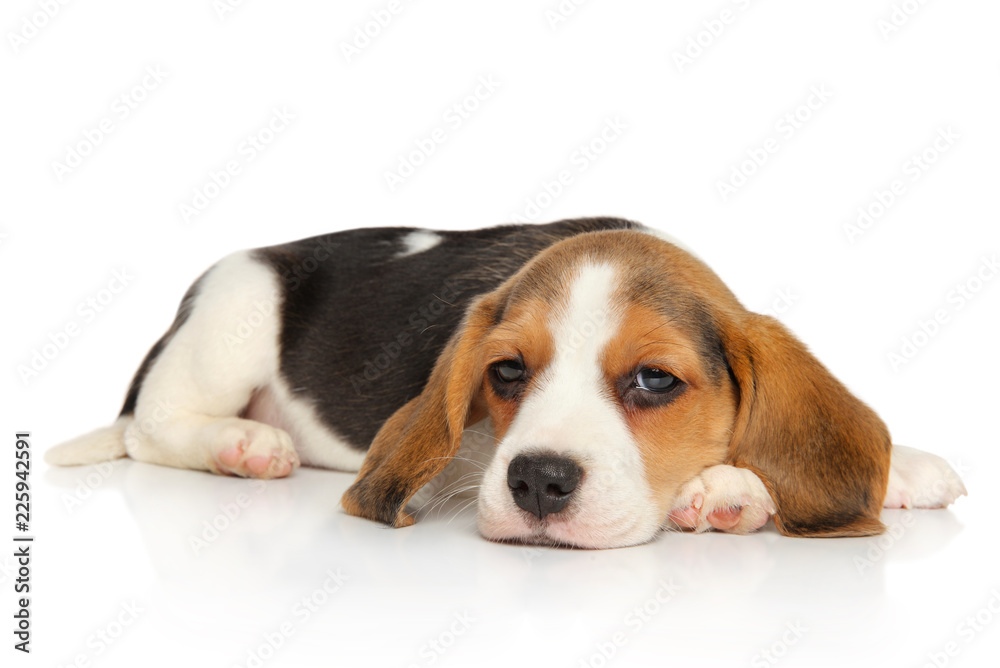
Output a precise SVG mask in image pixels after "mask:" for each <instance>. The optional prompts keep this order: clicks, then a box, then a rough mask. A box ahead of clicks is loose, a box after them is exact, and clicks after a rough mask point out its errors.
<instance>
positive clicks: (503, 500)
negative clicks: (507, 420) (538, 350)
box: [478, 265, 662, 548]
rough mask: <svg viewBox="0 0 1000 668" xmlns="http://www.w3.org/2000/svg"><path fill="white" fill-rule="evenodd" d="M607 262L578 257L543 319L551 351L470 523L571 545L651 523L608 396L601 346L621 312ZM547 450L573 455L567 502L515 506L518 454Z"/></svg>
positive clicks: (632, 538)
mask: <svg viewBox="0 0 1000 668" xmlns="http://www.w3.org/2000/svg"><path fill="white" fill-rule="evenodd" d="M616 286H617V277H616V272H615V269H614V268H613V267H611V266H609V265H596V266H595V265H587V266H584V267H582V268H580V269H579V271H578V272H577V273H576V276H575V277H574V279H573V281H572V285H571V287H570V292H569V300H568V303H567V305H566V307H565V308H564V309H559V310H557V311H556V312H555V313H554V322H552V323H551V324H550V327H551V330H552V336H553V342H554V347H555V351H554V355H553V359H552V361H551V362H550V364H549V366H548V368H546V369H545V370H544V371H543V372H541V376H540V377H539V378H538V379H537V384H536V385H535V387H534V389H533V390H532V391H531V393H530V394H529V395H528V396H527V397H526V398H525V399H524V400H523V401H522V403H521V406H520V409H519V411H518V414H517V416H516V417H515V418H514V421H513V423H512V424H511V427H510V429H509V430H508V432H507V434H506V436H505V437H504V439H503V441H502V442H501V443H500V444H499V446H498V448H497V453H496V456H495V457H494V460H493V462H492V464H491V465H490V466H489V467H488V469H487V470H486V473H485V475H484V478H483V486H482V491H481V492H480V496H479V518H478V519H479V529H480V531H481V532H482V534H483V535H484V536H485V537H487V538H491V539H520V540H527V541H530V542H543V543H544V542H550V543H561V544H570V545H576V546H579V547H593V548H600V547H618V546H624V545H633V544H636V543H642V542H645V541H647V540H649V539H650V538H652V536H653V535H654V534H655V533H656V531H657V530H658V529H659V528H660V524H661V521H662V518H660V517H659V516H658V513H657V510H656V508H655V507H654V504H651V503H650V502H649V499H650V497H651V493H650V488H649V484H648V483H647V481H646V477H645V469H644V467H643V463H642V457H641V455H640V452H639V449H638V446H637V444H636V443H635V440H634V438H633V436H632V434H631V432H630V431H629V429H628V426H627V424H626V423H625V420H624V417H623V416H622V415H621V411H620V408H619V407H618V405H617V402H615V400H614V399H613V398H611V397H609V396H607V390H606V387H605V379H604V374H603V371H602V368H601V362H600V359H601V355H602V353H603V351H604V348H605V346H606V345H607V343H608V341H609V340H610V339H611V337H612V336H613V335H614V334H615V332H617V330H618V327H619V323H620V319H621V313H619V312H618V311H617V310H616V308H615V307H614V302H613V299H612V296H613V293H614V290H615V288H616ZM540 450H542V451H549V452H555V453H556V454H560V455H566V456H568V457H571V458H573V459H575V460H576V461H577V462H578V463H579V464H580V466H581V467H582V468H583V469H584V475H583V478H582V479H581V482H580V485H579V486H578V487H577V490H576V492H575V493H574V495H573V497H572V499H571V500H570V502H569V505H568V506H567V507H566V508H565V509H564V510H563V511H562V512H560V513H555V514H552V515H548V516H547V517H546V518H545V520H544V522H539V521H538V520H535V519H534V518H531V517H528V513H526V512H525V511H524V510H522V509H521V508H519V507H518V506H517V505H516V504H515V503H514V500H513V497H512V496H511V494H510V489H509V487H508V485H507V468H508V466H509V465H510V462H511V460H513V459H514V457H516V456H517V455H519V454H521V453H524V452H531V451H540Z"/></svg>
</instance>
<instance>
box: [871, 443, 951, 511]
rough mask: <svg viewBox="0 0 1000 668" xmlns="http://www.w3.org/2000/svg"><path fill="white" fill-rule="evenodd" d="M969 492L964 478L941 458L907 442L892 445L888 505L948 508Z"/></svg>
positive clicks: (886, 498) (886, 500) (886, 495)
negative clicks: (963, 480)
mask: <svg viewBox="0 0 1000 668" xmlns="http://www.w3.org/2000/svg"><path fill="white" fill-rule="evenodd" d="M965 494H966V491H965V485H964V484H962V479H961V478H960V477H959V476H958V474H957V473H955V470H954V469H952V468H951V466H950V465H949V464H948V462H946V461H945V460H944V459H942V458H941V457H938V456H937V455H934V454H931V453H929V452H924V451H923V450H917V449H916V448H908V447H906V446H905V445H893V446H892V467H891V468H890V469H889V489H888V491H887V492H886V494H885V503H884V504H883V505H884V506H885V507H886V508H944V507H945V506H948V505H950V504H952V503H954V502H955V499H957V498H958V497H960V496H964V495H965Z"/></svg>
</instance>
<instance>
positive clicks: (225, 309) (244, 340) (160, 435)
mask: <svg viewBox="0 0 1000 668" xmlns="http://www.w3.org/2000/svg"><path fill="white" fill-rule="evenodd" d="M280 312H281V290H280V287H279V284H278V280H277V277H276V276H275V275H274V273H273V272H272V271H271V270H270V269H269V268H268V267H266V266H265V265H263V264H261V263H259V262H258V261H256V260H254V259H253V258H252V257H251V256H250V255H249V254H248V253H246V252H242V253H236V254H234V255H230V256H229V257H227V258H225V259H223V260H222V261H221V262H219V263H218V264H217V265H215V266H214V267H213V268H212V269H211V270H210V271H209V273H208V274H207V275H206V276H205V277H204V279H203V282H202V285H201V286H200V289H199V291H198V294H197V296H196V297H195V301H194V304H193V307H192V309H191V312H190V314H189V315H188V317H187V320H186V321H185V322H184V324H183V325H181V326H180V328H179V329H178V330H177V332H176V333H175V334H174V336H173V337H172V338H171V339H170V341H169V342H168V343H167V344H166V346H165V347H164V348H163V350H162V351H160V354H159V355H158V356H157V357H156V359H155V360H154V362H153V363H152V365H151V367H150V369H149V371H148V373H147V375H146V377H145V378H144V379H143V380H142V387H141V389H140V391H139V395H138V398H137V400H136V404H135V414H134V419H133V420H132V422H131V423H130V424H129V425H128V427H127V428H126V429H125V434H124V438H125V447H126V450H127V452H128V454H129V455H130V456H131V457H132V458H133V459H137V460H139V461H144V462H149V463H153V464H163V465H166V466H174V467H178V468H189V469H200V470H206V471H214V472H217V473H225V474H233V475H240V476H247V477H254V478H275V477H281V476H286V475H288V474H289V473H291V472H292V470H293V469H294V468H295V467H297V466H298V465H299V458H298V455H297V454H296V452H295V449H294V447H293V445H292V440H291V438H290V437H289V435H288V434H287V433H286V432H285V431H283V430H281V429H278V428H276V427H273V426H271V425H268V424H264V423H262V422H256V421H253V420H247V419H243V418H242V417H241V415H242V414H243V413H244V411H245V410H246V409H247V407H248V405H249V404H250V401H251V397H252V396H253V394H254V392H255V391H256V390H258V389H260V388H264V387H266V386H268V385H269V384H270V383H273V382H275V381H276V379H277V377H278V376H277V374H278V363H279V340H278V337H279V335H280V316H279V314H280Z"/></svg>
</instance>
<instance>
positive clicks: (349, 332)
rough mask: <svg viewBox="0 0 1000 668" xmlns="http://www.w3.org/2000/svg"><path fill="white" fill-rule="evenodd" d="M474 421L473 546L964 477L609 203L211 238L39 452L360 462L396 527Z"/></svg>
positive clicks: (893, 490) (842, 526) (606, 538)
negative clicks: (172, 314)
mask: <svg viewBox="0 0 1000 668" xmlns="http://www.w3.org/2000/svg"><path fill="white" fill-rule="evenodd" d="M480 424H483V425H487V426H488V427H489V428H491V429H492V437H491V439H492V440H491V450H492V452H490V453H488V461H487V462H486V463H485V465H484V470H482V471H481V474H480V476H479V482H478V485H477V486H476V489H477V492H478V524H479V530H480V532H481V533H482V535H483V536H484V537H486V538H488V539H491V540H499V541H516V542H521V543H537V544H550V545H565V546H576V547H585V548H610V547H620V546H626V545H634V544H638V543H643V542H646V541H649V540H650V539H652V538H653V537H654V536H656V534H657V533H658V532H659V531H660V530H661V529H664V528H674V529H676V528H681V529H691V530H694V531H704V530H707V529H711V528H714V529H717V530H722V531H728V532H733V533H749V532H752V531H754V530H756V529H759V528H760V527H761V526H763V525H764V524H765V523H767V521H768V520H769V519H773V521H774V524H775V526H776V527H777V529H778V531H779V532H781V533H782V534H784V535H788V536H866V535H872V534H877V533H880V532H882V531H883V530H884V526H883V524H882V523H881V521H880V520H879V516H880V512H881V508H882V507H883V505H884V506H885V507H919V508H937V507H944V506H947V505H948V504H950V503H952V502H953V501H954V500H955V499H956V498H958V497H959V496H961V495H963V494H965V488H964V486H963V485H962V482H961V480H960V479H959V477H958V476H957V475H956V474H955V472H954V471H953V470H952V469H951V467H949V466H948V464H947V463H946V462H945V461H944V460H943V459H941V458H939V457H936V456H935V455H931V454H929V453H924V452H921V451H918V450H914V449H911V448H905V447H902V446H893V445H892V441H891V440H890V437H889V432H888V430H887V429H886V427H885V425H884V424H883V423H882V421H881V420H880V419H879V417H878V416H877V415H876V414H875V413H874V412H873V411H872V410H871V409H870V408H869V407H868V406H866V405H865V404H864V403H862V402H861V401H860V400H858V399H857V398H856V397H854V396H853V395H852V394H851V393H850V392H849V391H848V390H847V388H845V387H844V386H843V385H842V384H841V383H840V382H838V381H837V379H835V378H834V377H833V376H832V375H831V374H830V372H829V371H827V369H826V368H824V367H823V365H822V364H820V363H819V362H818V361H817V360H816V359H815V358H814V357H813V356H812V355H811V354H810V353H809V352H808V350H807V349H806V347H805V346H804V345H803V344H802V343H800V342H799V341H798V340H797V339H795V337H794V336H792V335H791V334H790V333H789V331H788V330H787V329H785V328H784V327H783V326H782V325H781V324H780V323H779V322H778V321H776V320H775V319H773V318H770V317H767V316H762V315H758V314H755V313H751V312H749V311H747V310H746V309H745V308H744V307H743V306H742V305H741V304H740V302H739V301H738V300H737V299H736V297H735V296H734V295H733V293H732V292H731V291H730V290H729V289H728V288H727V287H726V286H725V285H724V284H723V283H722V281H721V280H720V279H719V278H718V277H717V276H716V275H715V274H714V273H713V272H712V271H711V270H710V269H709V268H708V267H707V266H706V265H705V264H703V263H702V262H701V261H700V260H698V259H697V258H696V257H694V256H693V255H691V254H690V253H688V252H686V251H685V250H683V249H682V248H681V247H680V246H678V245H677V244H676V243H672V242H671V241H668V240H666V239H665V238H664V237H663V235H660V234H659V233H657V232H655V231H653V230H650V229H647V228H644V227H643V226H641V225H639V224H637V223H633V222H630V221H626V220H620V219H614V218H592V219H579V220H567V221H560V222H556V223H551V224H548V225H511V226H503V227H495V228H490V229H484V230H477V231H468V232H431V231H426V230H418V229H408V228H381V229H362V230H351V231H347V232H339V233H335V234H329V235H325V236H321V237H314V238H310V239H303V240H300V241H296V242H292V243H289V244H285V245H281V246H273V247H268V248H261V249H256V250H251V251H244V252H239V253H235V254H233V255H230V256H228V257H227V258H225V259H223V260H222V261H220V262H219V263H217V264H216V265H215V266H213V267H212V268H211V269H209V270H208V271H207V272H206V273H205V274H204V275H202V276H201V278H199V279H198V280H197V281H196V282H195V283H194V285H193V286H192V287H191V289H190V290H189V291H188V293H187V294H186V295H185V297H184V299H183V301H182V302H181V305H180V309H179V310H178V313H177V316H176V318H175V320H174V323H173V324H172V325H171V327H170V328H169V330H168V331H167V332H166V334H164V335H163V337H162V338H161V339H160V340H159V341H158V342H157V343H156V344H155V345H154V346H153V348H152V350H150V352H149V353H148V355H147V356H146V358H145V359H144V360H143V362H142V364H141V365H140V366H139V369H138V371H137V373H136V375H135V378H134V379H133V381H132V384H131V386H130V388H129V390H128V393H127V395H126V398H125V403H124V406H123V408H122V410H121V414H120V416H119V418H118V420H117V421H116V422H115V423H114V424H113V425H112V426H110V427H108V428H105V429H99V430H97V431H95V432H92V433H90V434H87V435H85V436H82V437H80V438H77V439H75V440H73V441H70V442H68V443H65V444H62V445H60V446H57V447H55V448H53V449H51V450H49V452H48V453H47V455H46V458H47V460H48V461H49V462H50V463H53V464H63V465H72V464H83V463H92V462H96V461H101V460H106V459H111V458H115V457H122V456H126V455H128V456H130V457H132V458H134V459H137V460H140V461H145V462H150V463H155V464H163V465H167V466H174V467H181V468H190V469H198V470H204V471H211V472H215V473H220V474H226V475H238V476H245V477H254V478H276V477H282V476H287V475H289V474H290V473H291V472H292V471H293V470H294V469H295V468H296V467H298V466H299V465H300V464H304V465H306V466H316V467H321V468H331V469H338V470H347V471H357V470H359V469H360V472H359V475H358V478H357V480H356V481H355V482H354V484H353V485H352V486H351V487H350V488H349V489H348V490H347V491H346V492H345V494H344V496H343V499H342V501H341V503H342V506H343V508H344V510H346V511H347V512H348V513H349V514H351V515H356V516H359V517H364V518H369V519H372V520H376V521H378V522H382V523H384V524H387V525H390V526H393V527H404V526H409V525H411V524H413V523H414V517H413V515H412V514H411V512H408V511H407V505H408V503H409V502H410V501H411V499H412V498H413V497H414V495H416V494H417V493H418V492H419V491H421V489H422V488H425V487H427V486H429V484H431V483H433V481H434V480H435V479H436V478H437V477H438V476H439V474H441V473H442V471H443V470H444V469H445V467H446V466H447V465H448V464H449V462H450V461H451V460H452V459H453V458H455V456H456V453H458V452H459V449H460V447H461V446H462V441H463V435H466V436H468V434H469V432H470V431H475V432H476V433H478V430H477V429H475V428H474V429H470V428H471V427H473V425H480ZM460 459H461V458H460Z"/></svg>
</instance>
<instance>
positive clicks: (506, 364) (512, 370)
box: [493, 360, 524, 383]
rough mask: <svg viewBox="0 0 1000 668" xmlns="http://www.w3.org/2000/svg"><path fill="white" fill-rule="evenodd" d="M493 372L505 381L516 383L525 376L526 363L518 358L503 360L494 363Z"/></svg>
mask: <svg viewBox="0 0 1000 668" xmlns="http://www.w3.org/2000/svg"><path fill="white" fill-rule="evenodd" d="M493 373H494V374H496V377H497V378H498V379H500V380H501V381H503V382H504V383H514V382H517V381H519V380H522V379H523V378H524V364H522V363H521V362H520V361H518V360H503V361H502V362H497V363H496V364H494V365H493Z"/></svg>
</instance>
